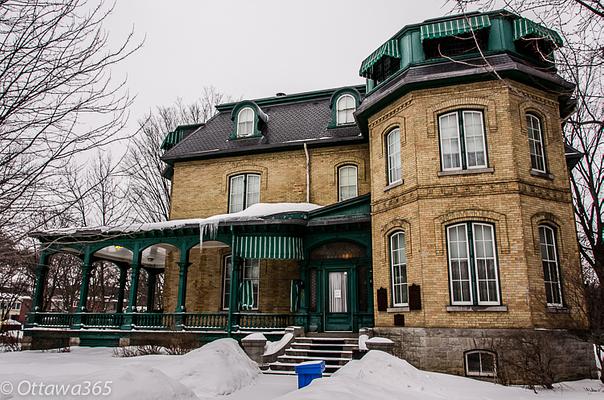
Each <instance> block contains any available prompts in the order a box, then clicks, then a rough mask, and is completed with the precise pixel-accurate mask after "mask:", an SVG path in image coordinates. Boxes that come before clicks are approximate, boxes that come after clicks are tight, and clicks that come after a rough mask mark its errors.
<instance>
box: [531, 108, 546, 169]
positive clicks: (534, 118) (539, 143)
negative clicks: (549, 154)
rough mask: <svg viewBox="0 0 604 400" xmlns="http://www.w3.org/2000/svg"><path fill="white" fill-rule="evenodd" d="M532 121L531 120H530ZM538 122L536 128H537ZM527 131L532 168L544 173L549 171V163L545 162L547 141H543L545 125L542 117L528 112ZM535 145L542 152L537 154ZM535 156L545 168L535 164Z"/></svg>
mask: <svg viewBox="0 0 604 400" xmlns="http://www.w3.org/2000/svg"><path fill="white" fill-rule="evenodd" d="M529 121H530V122H529ZM535 123H536V129H535ZM526 131H527V136H528V141H529V156H530V158H531V169H532V170H533V171H537V172H542V173H544V174H546V173H547V164H546V162H545V143H544V141H543V126H542V124H541V118H539V117H538V116H536V115H535V114H531V113H527V114H526ZM535 133H536V134H538V135H539V138H535ZM533 147H535V149H537V150H540V151H541V154H537V153H534V152H533ZM533 157H535V158H536V160H537V164H539V162H541V164H543V168H539V167H538V166H534V165H533Z"/></svg>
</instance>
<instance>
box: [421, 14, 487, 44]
mask: <svg viewBox="0 0 604 400" xmlns="http://www.w3.org/2000/svg"><path fill="white" fill-rule="evenodd" d="M490 26H491V20H490V19H489V16H488V15H478V16H474V17H464V18H457V19H452V20H449V21H443V22H436V23H434V24H426V25H422V26H421V27H420V37H421V40H422V42H423V41H424V40H426V39H439V38H442V37H448V36H455V35H461V34H463V33H468V32H472V31H477V30H479V29H485V28H488V27H490Z"/></svg>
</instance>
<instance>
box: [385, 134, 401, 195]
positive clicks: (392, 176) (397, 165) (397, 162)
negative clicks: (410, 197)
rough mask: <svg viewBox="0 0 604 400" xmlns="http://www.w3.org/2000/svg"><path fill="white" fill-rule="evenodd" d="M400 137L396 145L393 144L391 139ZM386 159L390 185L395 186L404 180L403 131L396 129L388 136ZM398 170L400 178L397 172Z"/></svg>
mask: <svg viewBox="0 0 604 400" xmlns="http://www.w3.org/2000/svg"><path fill="white" fill-rule="evenodd" d="M395 133H396V134H397V135H398V140H397V141H396V143H391V137H393V135H394V134H395ZM386 159H387V160H388V161H387V165H386V167H387V177H388V185H393V184H395V183H398V182H402V180H403V166H402V162H401V130H400V129H399V128H394V129H392V130H391V131H390V132H388V133H387V134H386ZM397 170H398V178H397V176H396V173H395V171H397Z"/></svg>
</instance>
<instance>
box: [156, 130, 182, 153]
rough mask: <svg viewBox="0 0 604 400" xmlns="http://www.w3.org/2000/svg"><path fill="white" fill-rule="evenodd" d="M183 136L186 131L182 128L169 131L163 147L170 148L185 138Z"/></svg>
mask: <svg viewBox="0 0 604 400" xmlns="http://www.w3.org/2000/svg"><path fill="white" fill-rule="evenodd" d="M183 136H184V132H183V131H182V130H180V129H176V130H175V131H174V132H170V133H168V134H167V135H166V137H165V138H164V141H163V142H162V144H161V149H162V150H170V149H171V148H172V147H174V146H176V145H177V144H178V143H179V142H180V141H181V140H182V139H183Z"/></svg>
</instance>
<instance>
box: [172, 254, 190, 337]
mask: <svg viewBox="0 0 604 400" xmlns="http://www.w3.org/2000/svg"><path fill="white" fill-rule="evenodd" d="M179 251H180V261H179V262H178V263H177V264H178V267H179V271H178V298H177V302H176V313H177V314H176V318H175V325H176V329H178V330H180V329H183V323H184V318H183V313H184V312H186V310H187V307H186V302H187V275H188V274H187V272H188V270H189V265H191V263H190V262H189V252H188V249H187V248H186V247H185V246H182V247H181V248H180V249H179Z"/></svg>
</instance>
